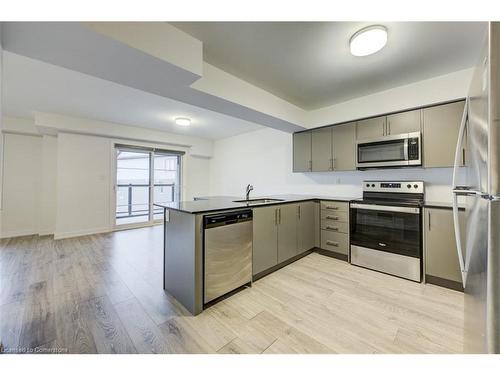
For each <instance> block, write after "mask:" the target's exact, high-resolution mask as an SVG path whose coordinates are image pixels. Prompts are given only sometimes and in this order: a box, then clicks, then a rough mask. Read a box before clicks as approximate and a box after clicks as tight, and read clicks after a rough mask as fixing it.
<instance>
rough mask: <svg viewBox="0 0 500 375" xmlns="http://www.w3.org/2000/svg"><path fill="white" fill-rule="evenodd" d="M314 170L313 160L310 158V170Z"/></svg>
mask: <svg viewBox="0 0 500 375" xmlns="http://www.w3.org/2000/svg"><path fill="white" fill-rule="evenodd" d="M312 170H313V162H312V160H309V171H312Z"/></svg>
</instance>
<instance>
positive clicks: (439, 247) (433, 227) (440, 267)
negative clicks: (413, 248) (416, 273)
mask: <svg viewBox="0 0 500 375" xmlns="http://www.w3.org/2000/svg"><path fill="white" fill-rule="evenodd" d="M459 220H460V226H461V228H462V230H461V233H462V234H463V233H464V230H465V211H460V212H459ZM424 226H425V227H424V236H425V238H424V239H425V241H424V243H425V274H426V280H427V282H430V283H439V284H442V282H443V281H452V282H454V284H455V286H456V289H459V288H460V285H461V283H462V275H461V272H460V265H459V261H458V255H457V247H456V242H455V229H454V226H453V211H452V210H451V209H449V208H427V207H426V208H425V209H424ZM463 240H464V239H462V241H463ZM436 278H437V279H436ZM448 284H449V283H448ZM443 286H449V285H446V283H445V285H443Z"/></svg>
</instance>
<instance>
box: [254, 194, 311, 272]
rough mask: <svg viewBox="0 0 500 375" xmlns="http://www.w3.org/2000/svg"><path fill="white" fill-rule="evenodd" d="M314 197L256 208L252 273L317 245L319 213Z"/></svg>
mask: <svg viewBox="0 0 500 375" xmlns="http://www.w3.org/2000/svg"><path fill="white" fill-rule="evenodd" d="M316 205H317V204H316V203H315V202H313V201H307V202H301V203H291V204H282V205H276V206H269V207H257V208H254V209H253V274H254V275H256V274H259V273H261V272H263V271H266V270H268V269H270V268H272V267H273V266H276V265H277V264H279V263H282V262H285V261H287V260H289V259H290V258H293V257H294V256H296V255H298V254H301V253H303V252H305V251H307V250H311V249H312V248H313V247H314V244H315V240H316V231H317V230H318V227H317V220H316V218H315V216H316V214H315V213H317V209H316Z"/></svg>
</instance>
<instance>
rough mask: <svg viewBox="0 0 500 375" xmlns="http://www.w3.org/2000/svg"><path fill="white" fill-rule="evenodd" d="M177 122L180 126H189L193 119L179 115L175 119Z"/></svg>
mask: <svg viewBox="0 0 500 375" xmlns="http://www.w3.org/2000/svg"><path fill="white" fill-rule="evenodd" d="M175 123H176V124H177V125H180V126H189V125H191V119H188V118H187V117H177V118H176V119H175Z"/></svg>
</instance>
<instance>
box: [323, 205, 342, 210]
mask: <svg viewBox="0 0 500 375" xmlns="http://www.w3.org/2000/svg"><path fill="white" fill-rule="evenodd" d="M325 208H326V209H327V210H338V209H339V208H338V207H335V206H326V207H325Z"/></svg>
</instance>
